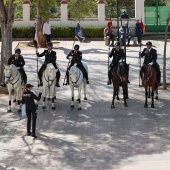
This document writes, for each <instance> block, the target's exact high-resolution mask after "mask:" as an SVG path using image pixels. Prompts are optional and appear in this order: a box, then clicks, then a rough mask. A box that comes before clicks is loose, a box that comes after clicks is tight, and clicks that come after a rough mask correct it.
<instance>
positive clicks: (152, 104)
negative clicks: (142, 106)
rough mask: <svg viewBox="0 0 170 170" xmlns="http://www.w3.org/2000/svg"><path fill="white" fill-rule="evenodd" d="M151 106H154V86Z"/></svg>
mask: <svg viewBox="0 0 170 170" xmlns="http://www.w3.org/2000/svg"><path fill="white" fill-rule="evenodd" d="M151 97H152V98H151V100H152V101H151V108H154V88H153V87H152V93H151Z"/></svg>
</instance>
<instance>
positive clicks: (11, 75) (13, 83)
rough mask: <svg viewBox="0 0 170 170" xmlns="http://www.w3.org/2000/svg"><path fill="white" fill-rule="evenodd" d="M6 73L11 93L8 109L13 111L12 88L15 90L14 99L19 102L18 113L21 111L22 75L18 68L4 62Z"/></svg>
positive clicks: (6, 82)
mask: <svg viewBox="0 0 170 170" xmlns="http://www.w3.org/2000/svg"><path fill="white" fill-rule="evenodd" d="M4 67H5V69H4V75H5V80H4V82H5V84H7V88H8V93H9V104H8V111H7V112H11V99H12V90H14V101H17V102H18V113H20V112H21V99H22V82H23V81H22V77H21V74H20V72H19V71H18V68H17V67H16V66H15V65H14V64H11V65H9V66H7V65H5V64H4Z"/></svg>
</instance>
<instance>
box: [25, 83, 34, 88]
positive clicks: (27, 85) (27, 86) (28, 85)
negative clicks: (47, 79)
mask: <svg viewBox="0 0 170 170" xmlns="http://www.w3.org/2000/svg"><path fill="white" fill-rule="evenodd" d="M30 87H34V86H33V85H31V84H26V88H30Z"/></svg>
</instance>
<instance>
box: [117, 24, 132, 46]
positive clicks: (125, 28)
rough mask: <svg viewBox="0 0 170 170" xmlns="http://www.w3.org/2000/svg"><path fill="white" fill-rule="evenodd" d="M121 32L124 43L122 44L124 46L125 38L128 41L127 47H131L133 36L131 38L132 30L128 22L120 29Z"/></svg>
mask: <svg viewBox="0 0 170 170" xmlns="http://www.w3.org/2000/svg"><path fill="white" fill-rule="evenodd" d="M119 32H120V33H121V35H120V39H121V41H122V44H123V45H124V40H125V38H127V39H128V43H127V46H129V44H130V40H131V36H130V28H129V27H128V24H127V22H125V24H124V26H121V27H120V29H119Z"/></svg>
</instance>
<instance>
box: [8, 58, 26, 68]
mask: <svg viewBox="0 0 170 170" xmlns="http://www.w3.org/2000/svg"><path fill="white" fill-rule="evenodd" d="M10 64H14V65H15V66H16V67H20V68H22V67H23V66H24V65H25V61H24V58H23V56H22V55H20V56H18V57H17V59H15V55H12V56H11V57H10V58H9V59H8V65H10Z"/></svg>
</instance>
